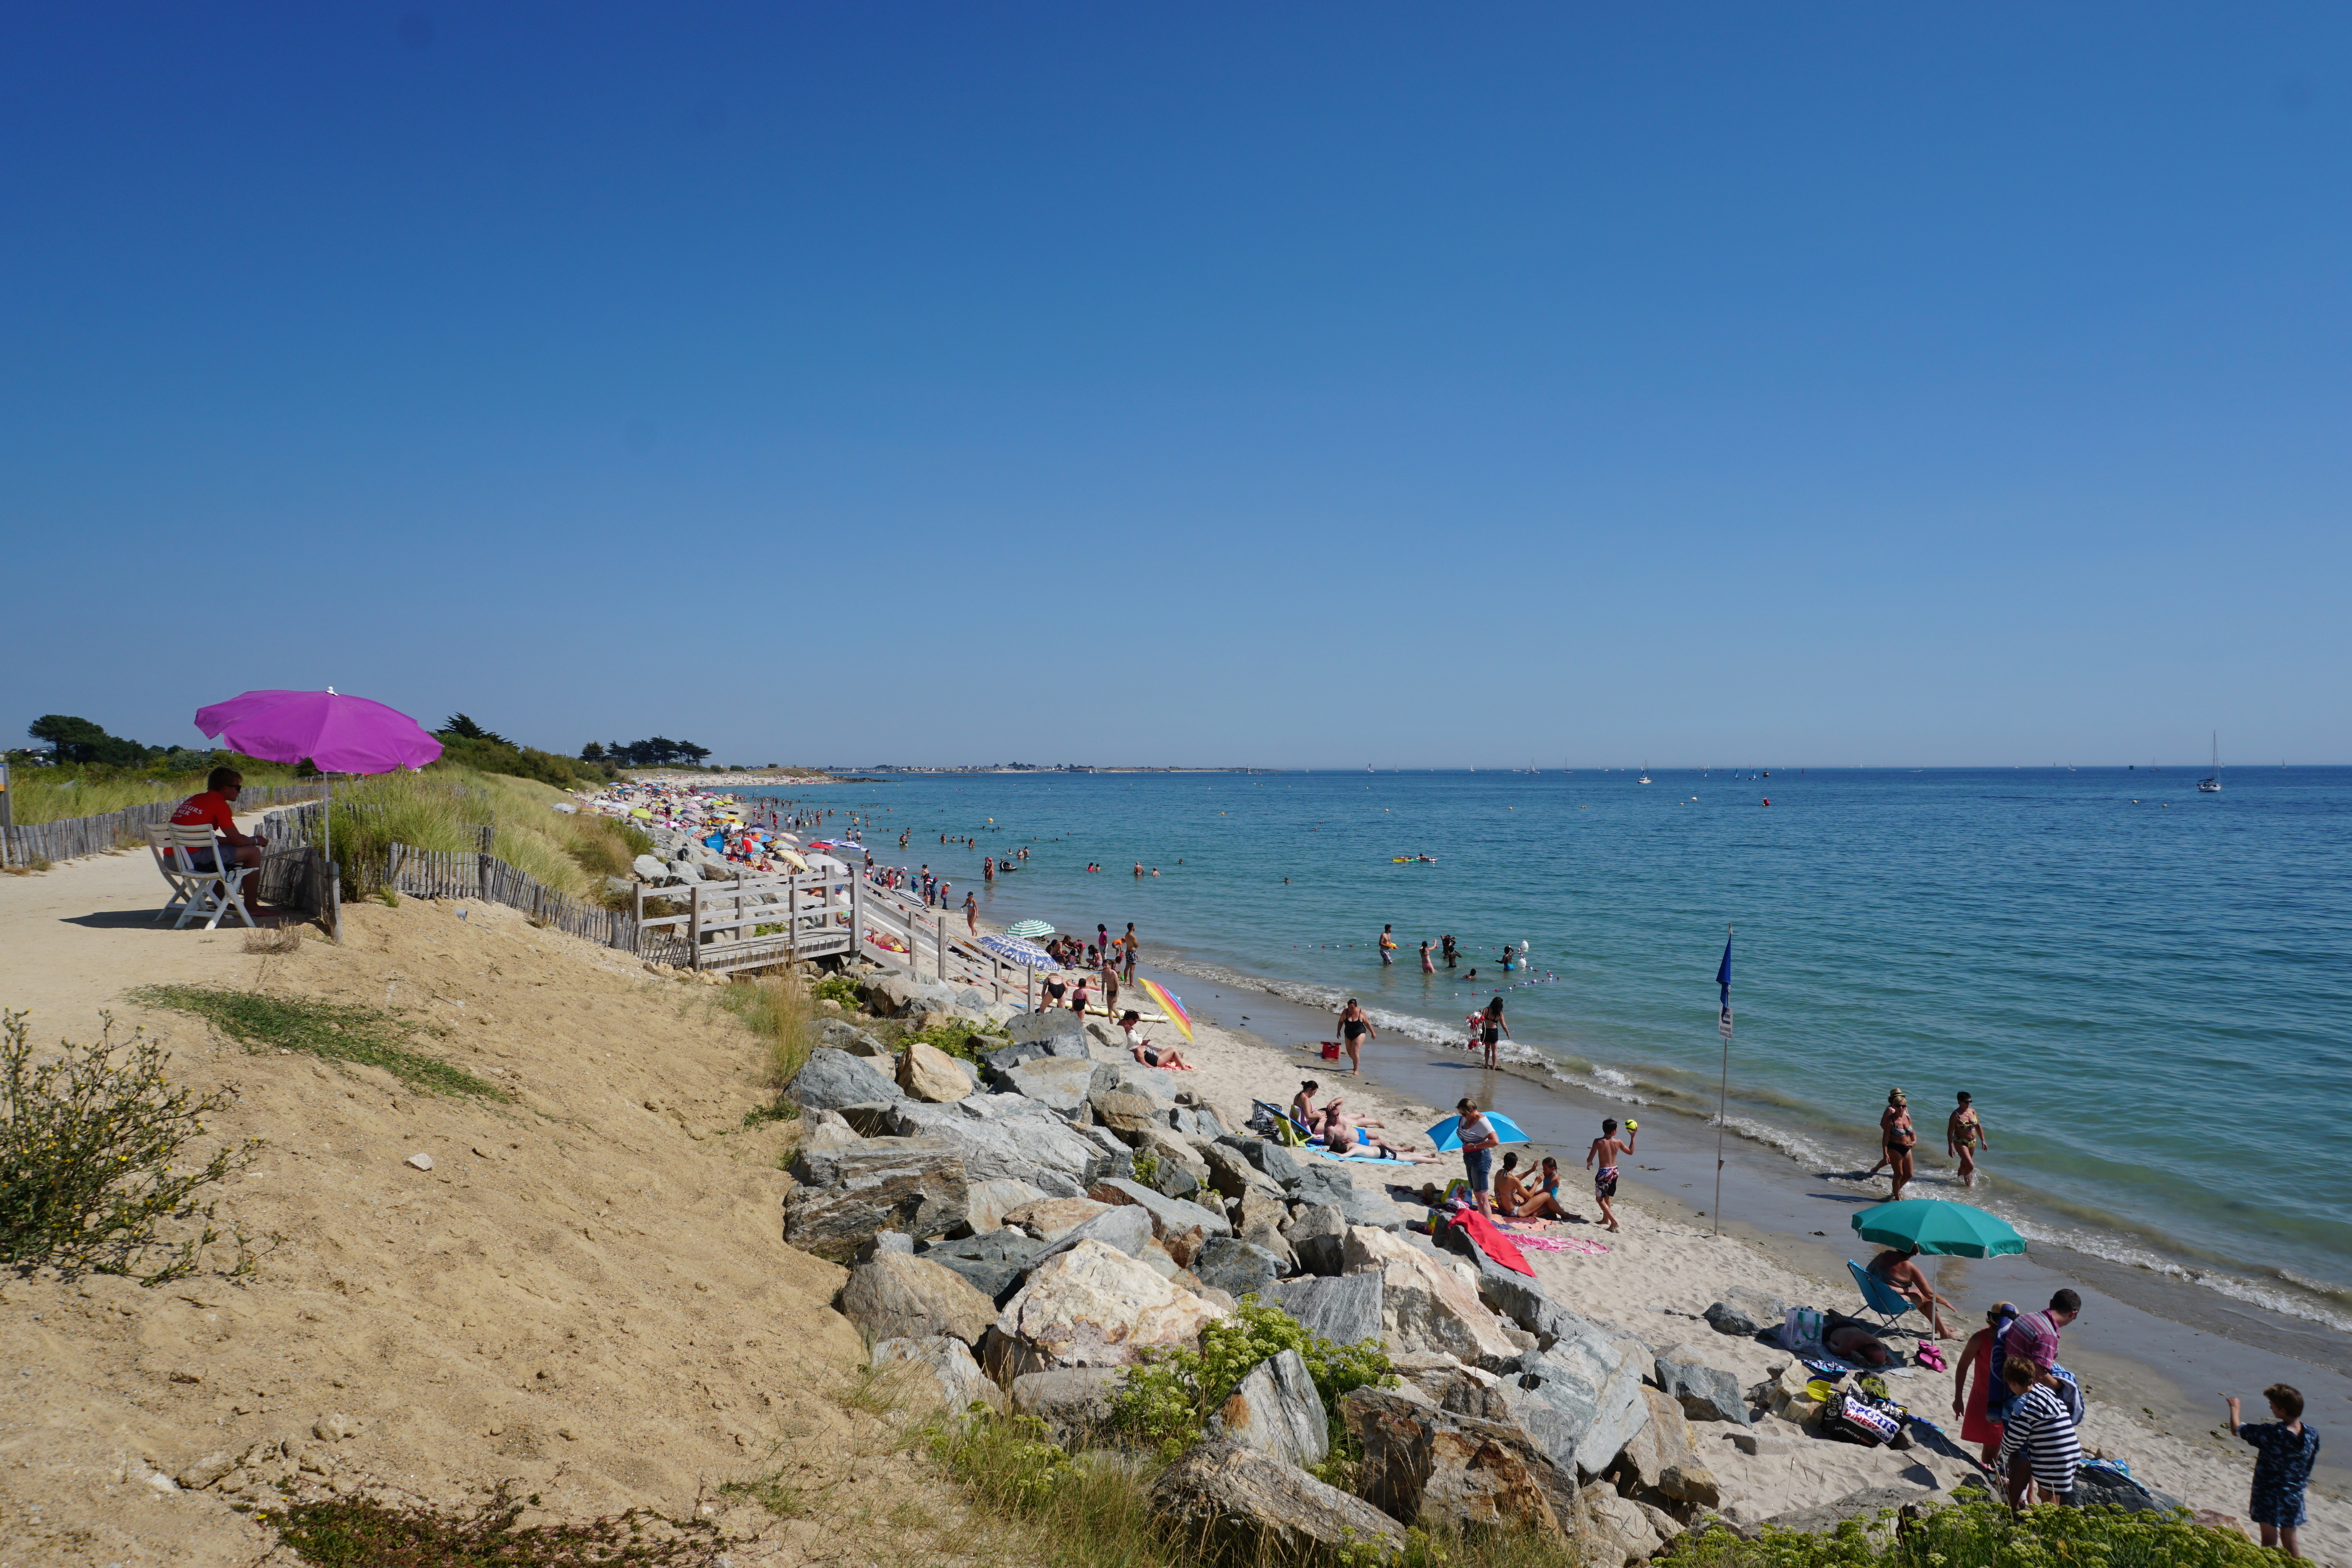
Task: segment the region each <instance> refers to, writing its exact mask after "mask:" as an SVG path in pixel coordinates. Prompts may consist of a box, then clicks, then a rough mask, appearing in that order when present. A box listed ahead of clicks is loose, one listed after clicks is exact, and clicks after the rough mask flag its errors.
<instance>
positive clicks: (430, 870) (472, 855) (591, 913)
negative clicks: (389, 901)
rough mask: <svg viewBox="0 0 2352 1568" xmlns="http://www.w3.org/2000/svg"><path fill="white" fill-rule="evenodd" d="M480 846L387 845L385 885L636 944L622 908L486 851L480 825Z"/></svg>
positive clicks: (627, 947)
mask: <svg viewBox="0 0 2352 1568" xmlns="http://www.w3.org/2000/svg"><path fill="white" fill-rule="evenodd" d="M491 833H492V830H491V829H489V828H484V829H483V830H482V847H481V848H480V849H478V850H473V851H450V850H420V849H418V848H416V847H415V845H414V844H402V843H395V844H394V845H393V846H392V857H391V864H390V865H389V866H387V867H386V868H385V875H384V883H383V884H384V885H385V886H386V887H389V888H391V889H392V890H393V891H394V892H395V893H405V894H410V895H412V896H414V897H417V898H476V899H479V900H481V901H482V902H483V903H485V904H505V905H506V906H507V907H508V908H509V909H520V910H521V911H522V912H523V914H525V915H529V916H530V919H531V920H532V921H533V922H534V923H536V924H538V925H552V926H554V927H555V928H556V929H557V930H559V931H568V932H570V933H571V934H572V936H582V937H585V938H586V939H587V940H589V941H591V942H594V943H596V944H598V945H599V946H605V947H618V948H620V949H621V950H622V951H623V952H625V953H635V952H636V951H637V950H638V931H637V919H636V916H635V914H633V913H632V912H631V911H629V910H625V909H606V908H604V906H603V905H601V904H591V903H589V902H588V901H587V900H585V899H581V898H573V897H572V896H571V895H569V894H562V893H558V892H556V891H555V890H554V889H553V888H551V887H549V886H548V885H547V884H546V883H542V882H540V881H539V880H538V879H536V878H534V877H531V876H529V875H527V874H525V873H522V872H520V871H517V870H516V869H515V868H514V867H512V866H510V865H509V864H507V862H504V861H502V860H499V858H498V857H497V856H495V855H493V854H491V853H490V836H491Z"/></svg>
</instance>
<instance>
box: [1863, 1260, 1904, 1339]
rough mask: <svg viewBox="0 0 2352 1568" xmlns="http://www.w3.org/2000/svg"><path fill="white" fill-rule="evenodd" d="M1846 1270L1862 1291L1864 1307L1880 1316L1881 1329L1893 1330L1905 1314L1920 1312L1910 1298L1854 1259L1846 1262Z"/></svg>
mask: <svg viewBox="0 0 2352 1568" xmlns="http://www.w3.org/2000/svg"><path fill="white" fill-rule="evenodd" d="M1845 1270H1846V1272H1847V1273H1849V1274H1852V1275H1853V1282H1854V1283H1855V1284H1856V1285H1858V1286H1860V1287H1861V1289H1862V1304H1863V1306H1864V1308H1865V1309H1867V1310H1868V1311H1870V1312H1875V1313H1876V1314H1877V1315H1878V1318H1879V1324H1878V1326H1879V1327H1880V1328H1882V1329H1891V1328H1893V1327H1894V1326H1895V1320H1896V1319H1898V1318H1900V1317H1902V1316H1903V1314H1904V1313H1906V1312H1916V1311H1917V1310H1918V1308H1917V1307H1916V1305H1915V1304H1914V1303H1913V1302H1912V1300H1911V1298H1910V1297H1908V1296H1906V1295H1904V1294H1902V1293H1901V1292H1899V1291H1896V1290H1895V1287H1894V1286H1892V1285H1890V1284H1888V1283H1887V1282H1886V1281H1884V1280H1882V1279H1880V1278H1879V1277H1878V1276H1877V1275H1875V1274H1874V1273H1872V1272H1871V1271H1870V1270H1867V1269H1865V1268H1864V1267H1863V1266H1862V1265H1861V1264H1859V1263H1857V1262H1855V1261H1854V1260H1853V1259H1851V1258H1849V1259H1847V1260H1845Z"/></svg>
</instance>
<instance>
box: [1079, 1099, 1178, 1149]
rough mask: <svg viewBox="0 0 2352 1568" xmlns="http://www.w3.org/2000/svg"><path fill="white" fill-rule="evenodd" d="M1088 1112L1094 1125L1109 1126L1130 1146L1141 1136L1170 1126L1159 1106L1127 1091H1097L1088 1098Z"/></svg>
mask: <svg viewBox="0 0 2352 1568" xmlns="http://www.w3.org/2000/svg"><path fill="white" fill-rule="evenodd" d="M1087 1110H1088V1111H1090V1112H1092V1113H1093V1114H1094V1119H1095V1125H1097V1126H1098V1127H1108V1128H1109V1129H1110V1130H1111V1131H1112V1132H1114V1133H1117V1134H1120V1135H1121V1136H1122V1137H1125V1138H1126V1139H1128V1141H1129V1143H1132V1142H1134V1140H1135V1137H1136V1134H1140V1133H1144V1132H1148V1131H1150V1130H1152V1129H1155V1128H1163V1127H1165V1126H1167V1124H1168V1123H1167V1121H1166V1119H1165V1118H1164V1116H1163V1115H1162V1114H1161V1113H1160V1107H1159V1106H1158V1105H1157V1104H1156V1103H1153V1102H1152V1101H1150V1100H1149V1099H1146V1098H1145V1097H1144V1096H1142V1095H1140V1094H1131V1093H1129V1092H1127V1091H1126V1090H1124V1089H1097V1090H1096V1091H1094V1092H1092V1093H1090V1094H1088V1095H1087Z"/></svg>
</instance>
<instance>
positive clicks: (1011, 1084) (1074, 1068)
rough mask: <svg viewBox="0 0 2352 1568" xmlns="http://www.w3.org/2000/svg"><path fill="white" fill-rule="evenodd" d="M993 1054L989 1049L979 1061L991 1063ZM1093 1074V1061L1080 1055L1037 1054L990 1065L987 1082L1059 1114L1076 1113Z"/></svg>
mask: <svg viewBox="0 0 2352 1568" xmlns="http://www.w3.org/2000/svg"><path fill="white" fill-rule="evenodd" d="M1007 1049H1010V1050H1013V1051H1021V1050H1025V1049H1027V1048H1025V1047H1020V1046H1014V1047H1009V1048H1007ZM995 1055H996V1053H995V1052H991V1053H990V1054H989V1055H988V1056H987V1057H984V1058H982V1061H988V1062H991V1063H992V1062H993V1061H994V1059H995ZM1094 1076H1095V1064H1094V1063H1093V1062H1091V1061H1087V1060H1086V1059H1085V1058H1083V1057H1067V1056H1040V1057H1037V1058H1035V1059H1034V1060H1030V1061H1019V1062H1017V1063H1015V1064H1013V1065H1012V1066H1010V1067H1006V1068H1003V1069H999V1068H997V1067H995V1066H993V1065H991V1066H990V1068H989V1073H988V1086H989V1087H990V1088H992V1089H996V1090H1001V1091H1003V1092H1005V1093H1008V1094H1019V1095H1021V1096H1023V1097H1024V1098H1025V1099H1030V1100H1034V1101H1036V1102H1037V1103H1039V1104H1040V1105H1043V1106H1045V1107H1046V1108H1047V1109H1048V1110H1051V1111H1054V1112H1055V1113H1058V1114H1060V1115H1063V1116H1076V1114H1077V1113H1079V1112H1080V1111H1081V1110H1083V1109H1085V1107H1086V1103H1087V1094H1088V1092H1091V1091H1092V1089H1093V1088H1094Z"/></svg>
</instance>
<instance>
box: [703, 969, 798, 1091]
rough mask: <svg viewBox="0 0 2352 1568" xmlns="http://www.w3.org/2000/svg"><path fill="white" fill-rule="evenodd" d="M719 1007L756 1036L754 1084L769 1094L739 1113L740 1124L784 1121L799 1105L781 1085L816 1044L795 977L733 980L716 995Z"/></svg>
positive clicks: (796, 1070)
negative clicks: (756, 1078) (762, 1102)
mask: <svg viewBox="0 0 2352 1568" xmlns="http://www.w3.org/2000/svg"><path fill="white" fill-rule="evenodd" d="M719 1006H721V1007H723V1008H725V1009H727V1010H728V1011H729V1012H731V1013H733V1014H734V1015H735V1016H736V1017H737V1018H739V1019H742V1020H743V1022H744V1025H745V1027H747V1028H749V1029H750V1030H751V1032H752V1033H753V1034H754V1035H756V1036H757V1037H758V1038H759V1040H760V1052H761V1055H760V1064H759V1075H760V1086H761V1088H763V1089H765V1090H767V1091H768V1092H769V1093H770V1094H771V1095H772V1096H773V1098H772V1099H771V1101H770V1102H769V1103H767V1104H765V1105H762V1106H759V1107H757V1108H755V1109H753V1110H751V1111H750V1112H748V1113H745V1115H744V1117H743V1124H744V1125H745V1126H746V1127H751V1126H756V1125H758V1124H760V1123H761V1122H788V1121H791V1120H792V1119H793V1118H794V1117H796V1116H798V1115H799V1114H800V1113H801V1112H800V1107H799V1106H797V1105H795V1104H793V1103H792V1102H791V1101H789V1100H787V1099H785V1098H784V1085H785V1084H787V1083H790V1082H792V1081H793V1073H795V1072H798V1071H800V1070H801V1063H803V1062H804V1061H807V1060H808V1057H809V1052H810V1051H813V1050H814V1049H815V1046H816V1014H815V1011H814V1008H813V1006H812V1005H811V1003H810V1001H809V995H808V991H807V990H806V989H805V988H803V986H802V985H801V983H800V982H799V981H798V980H794V979H790V978H776V977H771V978H768V979H762V980H738V981H736V982H734V983H733V984H732V985H730V986H728V987H727V988H725V989H723V990H721V991H720V992H719Z"/></svg>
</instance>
